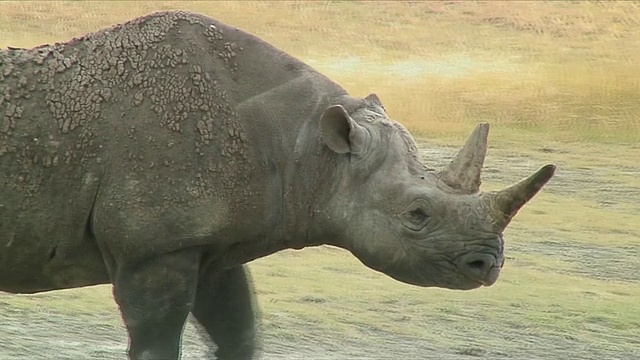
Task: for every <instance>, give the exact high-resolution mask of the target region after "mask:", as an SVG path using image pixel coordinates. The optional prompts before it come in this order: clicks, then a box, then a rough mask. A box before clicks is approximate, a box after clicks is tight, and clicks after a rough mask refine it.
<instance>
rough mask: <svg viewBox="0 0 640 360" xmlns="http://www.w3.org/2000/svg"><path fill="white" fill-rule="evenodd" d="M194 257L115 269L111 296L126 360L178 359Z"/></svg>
mask: <svg viewBox="0 0 640 360" xmlns="http://www.w3.org/2000/svg"><path fill="white" fill-rule="evenodd" d="M199 262H200V255H199V254H198V253H197V252H196V251H191V250H182V251H178V252H174V253H169V254H163V255H159V256H157V257H153V258H150V259H147V260H145V261H142V262H131V263H126V264H118V268H117V270H116V274H115V275H116V276H115V277H114V287H113V294H114V298H115V300H116V302H117V303H118V305H119V306H120V312H121V313H122V319H123V321H124V323H125V326H126V328H127V330H128V332H129V350H128V353H129V358H130V359H132V360H134V359H135V360H139V359H140V360H142V359H154V360H155V359H178V358H179V357H180V340H181V336H182V331H183V328H184V324H185V321H186V319H187V316H188V314H189V311H190V310H191V307H192V303H193V298H194V296H195V292H196V287H197V282H198V270H199V269H198V267H199Z"/></svg>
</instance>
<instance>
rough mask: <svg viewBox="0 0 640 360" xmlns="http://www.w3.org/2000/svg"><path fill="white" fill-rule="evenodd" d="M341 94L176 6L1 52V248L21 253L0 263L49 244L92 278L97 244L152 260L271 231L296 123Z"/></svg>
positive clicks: (43, 254) (38, 257) (40, 255)
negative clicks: (159, 254)
mask: <svg viewBox="0 0 640 360" xmlns="http://www.w3.org/2000/svg"><path fill="white" fill-rule="evenodd" d="M300 79H303V80H300ZM287 84H294V85H295V86H297V87H298V88H297V89H296V88H291V89H289V90H288V93H290V94H291V99H293V100H294V102H291V101H290V100H289V99H288V98H287V96H285V97H283V96H282V88H283V87H285V88H286V87H287ZM318 84H321V85H320V86H318ZM273 89H279V90H278V91H275V92H274V91H272V90H273ZM270 92H273V93H274V94H275V96H277V100H278V101H280V102H281V104H280V105H278V106H276V107H275V108H277V109H283V108H287V106H286V103H287V102H289V103H291V105H294V110H292V111H291V115H290V116H287V114H282V113H280V112H281V110H273V109H275V108H274V107H273V106H271V107H270V109H272V110H271V111H268V109H267V110H265V112H264V113H261V112H260V110H259V109H260V106H259V105H260V104H265V105H266V103H267V102H269V101H270V100H273V99H270V98H269V96H268V94H269V93H270ZM342 92H343V90H342V89H341V88H340V87H339V86H338V85H335V84H334V83H332V82H330V81H329V80H328V79H326V78H324V77H323V76H321V75H319V74H317V73H316V72H315V71H313V70H312V69H310V68H309V67H307V66H306V65H304V64H303V63H301V62H300V61H298V60H296V59H294V58H292V57H290V56H288V55H286V54H285V53H283V52H281V51H279V50H277V49H275V48H273V47H271V46H270V45H268V44H267V43H265V42H263V41H261V40H260V39H258V38H256V37H254V36H251V35H249V34H247V33H244V32H242V31H240V30H237V29H235V28H231V27H228V26H226V25H224V24H221V23H218V22H215V21H214V20H212V19H208V18H206V17H203V16H199V15H194V14H189V13H183V12H167V13H159V14H154V15H150V16H147V17H143V18H139V19H136V20H134V21H131V22H129V23H126V24H123V25H118V26H115V27H112V28H109V29H105V30H102V31H99V32H96V33H94V34H90V35H87V36H85V37H82V38H79V39H74V40H72V41H70V42H67V43H61V44H55V45H52V46H48V45H47V46H42V47H39V48H35V49H30V50H2V51H1V52H0V114H4V118H3V119H2V121H0V168H1V169H2V173H0V221H2V228H3V231H2V234H0V244H2V243H12V244H22V246H21V247H20V249H18V248H16V247H13V248H12V249H16V250H13V251H9V250H7V251H4V252H0V259H1V260H2V261H0V263H3V264H6V265H4V266H5V267H9V266H18V265H20V266H25V267H27V266H31V262H32V263H42V262H46V261H50V257H51V251H52V249H55V252H56V253H57V257H59V258H61V259H64V262H65V263H72V262H73V263H76V262H77V261H80V262H81V263H82V259H85V262H86V264H85V265H84V266H85V267H86V268H94V269H96V270H95V272H96V273H99V276H98V275H96V276H94V278H99V277H101V276H102V274H103V272H104V269H103V265H102V262H101V261H98V259H99V256H100V253H101V252H102V253H104V251H105V249H108V250H109V251H110V252H111V255H113V256H115V257H121V256H125V254H131V253H138V254H146V255H149V251H157V252H161V251H170V250H171V249H175V248H178V247H180V246H185V245H188V242H191V245H209V244H211V243H212V241H215V240H213V239H212V238H214V237H219V238H225V237H232V236H269V234H268V232H270V231H273V229H274V226H276V223H277V222H278V220H279V219H278V217H279V214H278V210H277V209H278V207H279V204H278V201H281V200H280V199H278V195H277V193H279V192H280V191H281V189H276V188H277V187H278V186H281V181H280V179H279V175H278V170H280V169H281V168H283V167H285V166H286V165H285V163H286V162H287V161H288V159H287V158H286V154H287V153H288V152H290V151H289V150H290V149H291V148H292V147H293V144H294V142H295V141H296V139H295V137H296V134H295V132H296V131H297V129H298V127H299V126H300V125H299V124H298V123H300V122H301V121H302V120H304V119H302V118H301V117H303V116H305V115H306V116H307V117H309V116H316V115H319V114H312V113H309V111H311V110H313V111H317V108H318V104H319V103H322V101H323V99H324V98H325V95H324V94H325V93H328V94H333V93H342ZM265 94H267V95H265ZM302 95H304V98H301V96H302ZM283 104H284V105H283ZM296 106H297V107H296ZM247 214H254V215H253V216H247ZM256 223H257V225H256ZM260 225H261V226H260ZM237 229H246V231H244V233H242V234H238V230H237ZM93 235H95V237H97V238H98V243H100V242H102V243H101V244H99V245H101V247H100V248H101V250H98V246H97V245H96V244H95V241H93V238H92V236H93ZM163 239H164V240H163ZM193 239H196V240H193ZM183 242H187V244H183ZM27 253H28V254H27ZM74 254H76V255H74ZM78 254H83V255H78ZM18 255H20V256H18ZM28 255H29V256H31V257H30V258H31V259H32V260H31V262H25V261H20V262H19V261H18V260H15V261H11V262H10V261H9V260H8V259H9V258H15V259H17V258H25V257H28ZM16 256H17V257H16ZM80 256H83V258H82V259H76V258H79V257H80ZM47 259H48V260H47ZM96 263H100V265H96ZM76 267H77V268H82V266H77V264H76ZM58 273H60V271H58ZM85 273H86V271H85ZM74 276H76V275H69V276H68V277H69V278H71V277H74ZM66 281H68V282H71V281H72V280H66ZM85 281H89V280H85Z"/></svg>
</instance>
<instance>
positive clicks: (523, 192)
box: [488, 164, 556, 230]
mask: <svg viewBox="0 0 640 360" xmlns="http://www.w3.org/2000/svg"><path fill="white" fill-rule="evenodd" d="M555 171H556V166H555V165H552V164H549V165H546V166H543V167H542V168H541V169H540V170H538V171H537V172H536V173H535V174H533V175H531V176H529V177H528V178H526V179H524V180H522V181H520V182H519V183H517V184H515V185H512V186H510V187H508V188H506V189H504V190H500V191H498V192H494V193H490V194H488V196H489V199H490V202H491V204H490V206H491V209H492V217H493V219H494V220H495V222H496V226H497V228H498V229H499V230H504V228H506V227H507V225H508V224H509V222H510V221H511V219H512V218H513V217H514V216H515V215H516V213H517V212H518V210H520V208H522V207H523V206H524V204H526V203H527V202H528V201H529V200H531V198H533V197H534V196H535V194H537V193H538V191H540V189H542V187H543V186H544V185H545V184H546V183H547V181H549V179H551V177H552V176H553V174H554V173H555Z"/></svg>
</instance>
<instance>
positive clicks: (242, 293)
mask: <svg viewBox="0 0 640 360" xmlns="http://www.w3.org/2000/svg"><path fill="white" fill-rule="evenodd" d="M257 312H258V309H257V303H256V301H255V295H254V292H253V282H252V279H251V275H250V274H249V270H248V269H247V267H246V266H244V265H240V266H237V267H234V268H231V269H228V270H225V271H224V272H220V271H215V270H214V269H210V270H208V271H206V272H203V273H202V275H201V276H200V281H199V283H198V290H197V293H196V300H195V302H194V307H193V310H192V313H193V316H194V317H195V318H196V320H198V322H199V323H200V324H201V325H202V326H203V327H204V328H205V329H206V331H207V333H208V334H209V336H210V337H211V340H213V342H215V343H216V345H217V346H218V350H217V351H216V358H217V359H220V360H231V359H233V360H250V359H253V358H254V356H255V354H256V346H257V330H256V323H257V321H256V316H257Z"/></svg>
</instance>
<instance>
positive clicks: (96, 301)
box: [0, 1, 640, 358]
mask: <svg viewBox="0 0 640 360" xmlns="http://www.w3.org/2000/svg"><path fill="white" fill-rule="evenodd" d="M163 9H186V10H192V11H196V12H200V13H204V14H207V15H210V16H213V17H215V18H218V19H220V20H223V21H225V22H227V23H230V24H234V25H237V26H238V27H241V28H243V29H246V30H249V31H251V32H253V33H256V34H258V35H259V36H261V37H263V38H264V39H266V40H268V41H269V42H271V43H273V44H275V45H276V46H278V47H280V48H282V49H284V50H286V51H288V52H290V53H292V54H294V55H296V56H298V57H300V58H301V59H303V60H305V61H308V62H309V63H311V64H312V65H314V66H316V67H317V68H318V69H320V70H322V71H323V72H324V73H326V74H328V75H330V76H331V77H332V78H334V79H336V80H338V81H339V82H341V83H342V84H343V85H344V86H345V87H346V88H348V89H350V90H351V91H352V92H353V93H354V94H357V95H366V94H368V93H370V92H376V93H378V94H379V95H380V96H381V98H382V99H383V101H384V102H385V105H386V107H387V109H388V110H389V112H390V113H391V115H392V116H393V117H394V118H396V119H398V120H400V121H401V122H403V123H404V124H406V125H408V126H409V127H410V128H411V129H412V131H413V132H414V133H416V134H418V135H423V136H424V137H425V138H428V139H429V141H431V142H433V143H439V144H441V145H442V144H447V145H449V144H454V143H455V144H459V143H460V138H461V137H462V136H463V135H466V134H467V133H468V131H469V130H470V129H471V128H472V127H473V126H474V124H475V123H477V122H478V121H489V122H490V123H491V124H492V126H493V130H492V131H493V133H492V140H491V141H492V148H491V150H490V158H489V159H488V166H489V167H490V168H493V169H498V170H500V171H497V172H492V173H490V174H488V180H487V181H486V185H487V188H489V189H492V188H497V187H499V186H502V185H504V184H506V183H508V182H511V181H513V180H515V178H514V177H518V176H522V175H525V174H524V173H518V174H516V172H515V171H511V170H509V169H513V167H517V166H521V167H522V168H525V167H526V166H524V165H522V164H527V163H532V164H535V165H531V166H530V167H534V166H537V165H540V164H541V163H542V161H549V162H555V163H557V164H558V165H559V169H560V170H559V172H558V176H557V177H556V178H555V179H554V180H553V181H552V183H551V184H550V185H549V186H548V187H547V188H546V189H547V190H546V191H545V192H544V193H543V194H541V195H540V196H539V197H537V198H536V200H535V201H533V202H532V203H531V204H530V205H529V206H528V207H527V208H526V209H525V211H523V212H522V214H521V215H519V216H518V218H517V220H516V221H515V223H514V224H513V225H512V226H511V228H510V230H509V231H508V234H507V235H508V237H509V248H508V249H507V252H508V254H509V256H511V257H512V258H510V259H509V260H508V261H507V268H506V269H505V273H504V276H503V278H502V279H501V280H500V281H499V282H498V284H497V285H496V286H494V287H492V288H491V289H489V290H486V291H473V292H468V293H467V292H464V293H462V292H451V291H445V290H437V289H432V290H428V291H425V290H423V289H416V288H413V287H409V286H406V285H404V284H399V283H397V282H394V281H392V280H390V279H388V278H386V277H384V276H382V275H380V274H377V273H373V272H371V271H370V270H368V269H366V268H365V267H364V266H362V265H361V264H360V263H358V262H357V260H355V259H354V258H352V257H351V256H350V255H348V254H345V253H344V252H341V251H337V250H335V249H327V248H321V249H309V250H304V251H302V252H283V253H279V254H276V255H274V256H271V257H269V258H266V259H260V260H258V261H256V262H254V263H253V265H252V267H253V269H254V274H255V278H256V282H257V284H258V290H259V296H260V303H261V306H262V307H263V309H264V312H265V316H266V317H265V326H266V328H267V330H268V331H270V332H271V333H277V334H279V335H281V336H283V337H286V336H291V337H296V338H297V339H299V338H300V337H304V336H306V335H305V333H306V330H304V329H301V328H298V327H295V326H288V325H289V323H288V322H287V321H293V320H291V319H305V321H307V324H313V326H316V327H317V328H318V329H321V330H327V331H326V332H318V334H326V333H329V332H332V331H333V332H334V333H338V334H341V335H344V336H355V337H357V336H362V332H361V331H362V329H363V328H365V327H366V328H376V329H378V330H380V331H390V332H394V333H400V334H411V335H415V336H419V337H421V338H423V339H425V340H426V341H430V342H433V343H442V344H449V345H446V346H452V345H451V344H454V345H455V344H462V343H465V342H468V341H469V339H471V338H473V339H475V340H474V341H476V342H480V343H483V344H484V345H485V346H486V347H488V348H498V347H500V348H503V349H505V351H506V352H507V353H509V351H510V348H509V347H510V346H518V341H524V340H518V339H522V337H521V338H518V336H525V335H523V334H524V333H527V334H530V336H533V337H537V338H538V339H543V340H544V339H547V340H544V341H551V340H548V339H552V338H553V336H571V337H573V338H574V340H575V339H578V340H575V341H578V342H579V343H580V344H583V346H584V348H585V349H587V348H588V349H613V350H611V351H613V353H615V351H618V352H619V353H624V354H630V353H631V351H632V349H633V347H634V346H638V345H640V344H638V343H637V340H634V339H638V338H640V333H639V332H638V329H640V312H639V309H640V308H639V307H638V306H637V299H639V298H640V286H638V282H637V281H638V279H633V276H634V274H638V272H637V268H638V266H637V265H638V255H637V249H638V237H639V236H640V228H639V227H638V224H640V195H638V193H640V176H639V175H640V160H638V159H640V146H639V145H638V143H640V101H638V94H640V67H639V66H638V64H639V63H640V5H639V4H638V3H635V2H571V3H569V2H557V1H552V2H523V1H518V2H508V3H507V2H496V1H492V2H485V3H477V2H467V1H446V2H435V1H433V2H431V1H430V2H411V3H395V2H355V1H352V2H303V1H298V2H270V3H268V2H195V1H191V2H186V1H185V2H178V1H174V2H151V1H148V2H143V1H138V2H112V3H105V2H76V1H66V2H63V1H56V2H0V34H2V35H1V37H0V46H7V45H12V46H23V47H27V46H33V45H37V44H40V43H46V42H55V41H61V40H66V39H68V38H70V37H72V36H77V35H80V34H83V33H85V32H88V31H92V30H96V29H98V28H101V27H104V26H108V25H110V24H113V23H117V22H121V21H124V20H127V19H130V18H132V17H135V16H138V15H142V14H146V13H149V12H152V11H156V10H163ZM504 159H507V160H504ZM543 159H544V160H543ZM526 168H527V170H528V169H529V167H526ZM500 176H502V177H500ZM309 268H313V269H314V270H313V271H309ZM337 278H339V279H340V281H336V279H337ZM345 284H347V285H346V286H345ZM70 294H71V295H73V294H75V295H73V296H77V300H80V299H82V301H83V303H79V302H74V301H75V300H76V299H75V298H73V297H69V296H70ZM310 294H312V296H310ZM51 296H53V295H51V294H50V295H46V297H51ZM103 296H104V297H103ZM108 296H109V292H108V290H107V289H105V288H100V289H98V290H96V289H84V290H74V291H70V292H63V293H60V295H59V296H58V295H57V294H56V295H55V296H54V297H53V299H52V300H51V302H50V303H49V306H51V307H52V308H56V309H58V310H60V311H66V310H64V309H72V310H73V312H74V313H89V312H91V311H115V310H114V309H115V307H114V305H113V304H112V303H111V302H110V299H108ZM105 297H107V298H105ZM0 299H3V300H4V301H6V302H9V301H10V300H9V298H8V297H2V298H0ZM11 299H12V300H11V304H12V306H14V307H23V308H33V307H34V306H37V304H38V300H37V299H39V298H38V297H34V298H31V297H23V298H15V297H13V298H11ZM100 299H103V300H100ZM72 304H76V305H72ZM83 309H84V310H83ZM276 314H277V315H278V316H275V315H276ZM289 315H290V316H291V317H288V316H289ZM283 319H285V320H283ZM427 323H428V324H429V326H425V325H424V324H427ZM504 329H507V330H504ZM518 329H521V331H522V332H523V334H520V333H518V331H520V330H518ZM499 331H507V332H511V333H510V334H506V335H505V337H499V336H497V335H496V334H495V332H499ZM489 332H491V334H488V333H489ZM358 334H360V335H358ZM453 334H461V335H459V337H458V338H452V336H454V335H453ZM508 336H514V338H513V339H515V340H513V339H511V340H510V339H509V338H508ZM553 339H555V338H553ZM574 340H570V341H574ZM363 341H366V340H363ZM554 341H555V340H554ZM633 341H636V342H635V343H633ZM520 344H522V343H520ZM549 344H551V343H550V342H549V343H545V344H542V345H535V344H534V345H531V346H533V348H532V349H534V350H535V349H537V350H539V351H541V354H543V355H544V354H545V351H546V350H545V349H547V347H546V346H547V345H549ZM559 344H560V345H559V346H560V347H562V346H563V345H562V344H563V343H562V342H560V343H559ZM571 344H573V343H571ZM443 346H445V345H443ZM523 346H524V347H523V349H525V350H526V351H528V349H529V348H527V346H529V345H528V343H527V344H525V345H523ZM616 349H617V350H616ZM521 350H522V349H521ZM537 350H536V351H537ZM514 351H515V350H514ZM532 351H533V350H532ZM514 353H517V352H514ZM529 354H533V352H532V353H527V355H529ZM554 354H558V352H556V353H554ZM594 356H595V355H594ZM543 357H544V356H543ZM569 357H570V358H572V356H569Z"/></svg>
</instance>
